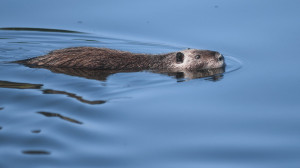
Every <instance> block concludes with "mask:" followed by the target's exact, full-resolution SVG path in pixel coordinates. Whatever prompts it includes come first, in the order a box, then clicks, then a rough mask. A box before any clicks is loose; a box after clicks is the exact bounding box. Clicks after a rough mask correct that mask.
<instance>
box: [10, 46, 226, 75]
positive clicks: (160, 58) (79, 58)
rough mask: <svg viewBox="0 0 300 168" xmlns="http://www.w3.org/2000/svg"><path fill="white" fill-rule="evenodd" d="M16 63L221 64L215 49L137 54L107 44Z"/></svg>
mask: <svg viewBox="0 0 300 168" xmlns="http://www.w3.org/2000/svg"><path fill="white" fill-rule="evenodd" d="M16 63H20V64H24V65H28V66H32V67H61V68H88V69H99V70H170V71H182V70H202V69H214V68H220V67H224V66H225V61H224V57H223V55H222V54H220V53H219V52H216V51H210V50H198V49H186V50H182V51H178V52H171V53H166V54H157V55H152V54H139V53H131V52H126V51H120V50H113V49H108V48H95V47H73V48H65V49H59V50H54V51H52V52H50V53H48V54H47V55H44V56H39V57H34V58H30V59H26V60H20V61H16Z"/></svg>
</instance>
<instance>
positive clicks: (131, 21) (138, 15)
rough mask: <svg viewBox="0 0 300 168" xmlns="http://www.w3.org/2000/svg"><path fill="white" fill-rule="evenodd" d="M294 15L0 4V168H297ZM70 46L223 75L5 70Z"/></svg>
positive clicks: (238, 5) (254, 8)
mask: <svg viewBox="0 0 300 168" xmlns="http://www.w3.org/2000/svg"><path fill="white" fill-rule="evenodd" d="M299 5H300V3H299V2H297V1H258V0H255V1H249V2H242V1H234V0H231V1H219V0H214V1H211V0H205V1H201V2H199V1H188V2H183V1H164V2H158V1H151V2H150V1H149V2H143V1H130V2H123V1H114V2H112V1H109V2H108V1H101V2H99V1H79V0H76V1H72V3H70V2H69V1H68V0H62V1H59V3H53V1H51V3H50V2H41V1H36V0H33V1H30V2H25V1H24V2H23V1H15V0H9V1H8V0H7V1H6V0H4V1H1V2H0V18H1V22H0V28H1V30H0V167H1V168H2V167H3V168H6V167H9V168H10V167H12V168H14V167H30V168H33V167H122V168H123V167H131V168H132V167H151V168H152V167H191V168H192V167H209V168H210V167H211V168H227V167H230V168H234V167H239V168H240V167H243V168H244V167H258V168H259V167H261V168H266V167H272V168H273V167H295V168H296V167H299V166H300V161H299V157H300V143H299V140H300V133H299V131H300V124H299V119H300V114H299V109H300V108H299V107H300V105H299V100H300V87H299V86H300V76H299V70H300V68H299V65H298V62H299V61H300V56H299V54H298V53H299V52H298V47H299V39H300V38H299V29H300V24H299V21H298V20H299V19H298V16H299V14H300V11H299V10H298V9H299ZM11 11H14V12H11ZM53 11H55V12H53ZM7 27H10V28H9V29H6V28H7ZM24 27H27V28H26V29H24ZM11 28H13V29H11ZM36 28H39V29H36ZM62 30H66V31H62ZM71 46H97V47H108V48H114V49H121V50H126V51H132V52H143V53H153V54H154V53H165V52H171V51H177V50H181V49H184V48H187V47H191V48H200V49H202V48H204V49H211V50H217V51H219V52H221V53H222V54H224V55H225V59H226V62H227V64H228V66H227V67H226V72H225V73H223V74H222V75H216V76H211V77H204V78H196V79H187V78H182V76H180V75H179V76H178V75H177V78H176V74H175V75H174V74H161V73H152V72H147V71H142V72H118V73H115V72H113V73H111V72H107V73H106V74H105V75H99V74H98V73H96V72H93V71H92V72H91V71H89V72H86V71H76V70H71V71H65V70H58V69H37V68H29V67H26V66H22V65H18V64H13V63H9V61H14V60H19V59H26V58H31V57H34V56H39V55H43V54H46V53H47V52H49V51H51V50H54V49H59V48H65V47H71Z"/></svg>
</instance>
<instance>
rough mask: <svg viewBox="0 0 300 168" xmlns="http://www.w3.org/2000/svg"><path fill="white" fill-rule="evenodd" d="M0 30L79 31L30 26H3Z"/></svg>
mask: <svg viewBox="0 0 300 168" xmlns="http://www.w3.org/2000/svg"><path fill="white" fill-rule="evenodd" d="M0 30H11V31H35V32H36V31H38V32H58V33H80V34H84V33H83V32H79V31H72V30H63V29H47V28H30V27H3V28H0Z"/></svg>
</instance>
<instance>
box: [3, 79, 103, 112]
mask: <svg viewBox="0 0 300 168" xmlns="http://www.w3.org/2000/svg"><path fill="white" fill-rule="evenodd" d="M42 86H43V85H42V84H31V83H17V82H9V81H0V88H10V89H38V90H41V91H42V92H43V94H62V95H66V96H68V97H71V98H74V99H76V100H78V101H80V102H82V103H85V104H90V105H96V104H104V103H106V100H94V101H91V100H86V99H84V98H82V97H81V96H78V95H76V94H74V93H69V92H66V91H59V90H52V89H42ZM0 110H2V109H1V108H0Z"/></svg>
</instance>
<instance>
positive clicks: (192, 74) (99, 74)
mask: <svg viewBox="0 0 300 168" xmlns="http://www.w3.org/2000/svg"><path fill="white" fill-rule="evenodd" d="M29 67H32V68H36V67H34V66H29ZM38 68H41V67H38ZM42 68H45V69H48V70H50V71H51V72H54V73H62V74H66V75H70V76H78V77H83V78H87V79H96V80H99V81H106V80H107V77H108V76H110V75H113V74H116V73H130V72H138V71H128V70H97V69H84V68H58V67H42ZM149 72H153V73H159V74H164V75H168V76H171V77H174V78H176V79H177V81H178V82H182V81H186V80H190V79H197V78H206V79H207V80H211V81H218V80H220V79H222V78H223V73H224V72H225V67H221V68H214V69H203V70H198V71H196V70H195V71H188V70H186V71H180V72H177V71H162V70H151V71H149Z"/></svg>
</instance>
